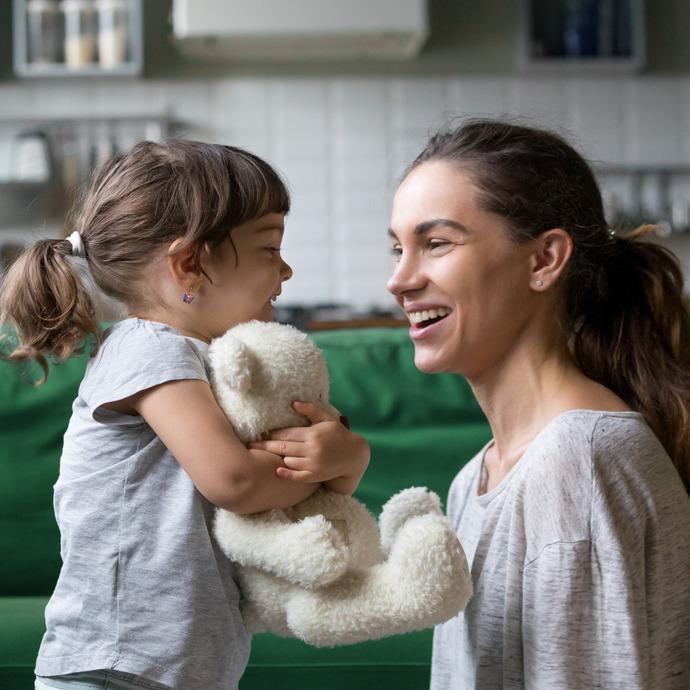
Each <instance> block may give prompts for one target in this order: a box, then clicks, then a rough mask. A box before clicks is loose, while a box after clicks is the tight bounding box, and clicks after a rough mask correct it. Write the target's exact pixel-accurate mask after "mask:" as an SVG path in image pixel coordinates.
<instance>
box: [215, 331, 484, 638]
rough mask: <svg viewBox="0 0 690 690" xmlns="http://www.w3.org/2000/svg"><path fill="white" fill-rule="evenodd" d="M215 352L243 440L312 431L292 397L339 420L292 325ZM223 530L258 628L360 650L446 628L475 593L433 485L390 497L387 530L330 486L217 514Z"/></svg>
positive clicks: (314, 357)
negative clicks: (278, 506)
mask: <svg viewBox="0 0 690 690" xmlns="http://www.w3.org/2000/svg"><path fill="white" fill-rule="evenodd" d="M209 355H210V360H211V367H212V386H213V390H214V393H215V395H216V398H217V399H218V402H219V404H220V406H221V407H222V409H223V410H224V411H225V413H226V414H227V416H228V418H229V419H230V421H231V422H232V426H233V428H234V430H235V432H236V433H237V435H238V437H239V438H240V440H241V441H242V442H243V443H248V442H249V441H251V440H254V439H257V438H259V437H260V435H261V434H263V433H264V432H266V431H269V430H272V429H279V428H283V427H294V426H306V425H308V424H309V421H308V420H307V419H306V418H305V417H303V416H301V415H299V414H297V412H295V410H294V409H293V408H292V405H291V403H292V401H295V400H299V401H302V402H310V403H314V404H315V405H320V406H321V407H323V408H324V409H325V410H327V411H329V412H331V413H333V414H334V415H336V417H338V416H339V413H338V411H337V410H335V408H333V407H331V406H330V405H329V404H328V371H327V369H326V363H325V361H324V359H323V357H322V355H321V352H320V350H319V349H318V348H317V347H316V346H315V345H314V344H313V343H312V342H311V340H310V339H309V338H308V337H307V336H306V335H305V334H304V333H301V332H300V331H298V330H297V329H296V328H293V327H292V326H285V325H281V324H277V323H264V322H260V321H251V322H249V323H245V324H241V325H239V326H236V327H235V328H233V329H231V330H230V331H228V332H227V333H226V334H225V335H224V336H222V337H221V338H218V339H216V340H214V341H213V343H212V344H211V347H210V350H209ZM373 461H374V462H375V461H376V460H375V459H374V460H373ZM215 535H216V538H217V539H218V542H219V543H220V545H221V546H222V548H223V550H224V551H225V553H226V554H227V555H228V556H229V557H230V558H231V559H232V560H233V561H235V562H236V563H237V571H238V576H239V580H240V587H241V590H242V596H243V600H242V615H243V618H244V621H245V624H246V626H247V628H248V629H249V630H250V631H251V632H265V631H266V630H270V631H272V632H274V633H276V634H278V635H282V636H284V637H298V638H300V639H302V640H304V641H305V642H307V643H309V644H312V645H316V646H333V645H342V644H351V643H354V642H359V641H361V640H367V639H376V638H379V637H384V636H387V635H394V634H397V633H403V632H408V631H410V630H420V629H422V628H427V627H430V626H433V625H435V624H437V623H441V622H443V621H446V620H448V619H449V618H452V617H453V616H455V615H456V614H457V613H458V612H459V611H460V610H462V609H463V608H464V606H465V605H466V604H467V601H468V599H469V597H470V595H471V593H472V585H471V582H470V575H469V571H468V567H467V561H466V560H465V554H464V552H463V550H462V547H461V546H460V542H459V541H458V539H457V537H456V536H455V534H454V532H453V529H452V527H451V525H450V523H449V522H448V520H447V519H446V518H445V517H444V516H443V514H442V512H441V509H440V505H439V499H438V496H436V494H434V493H431V492H428V491H427V490H426V489H421V488H411V489H406V490H404V491H402V492H400V493H399V494H397V495H396V496H394V497H393V498H392V499H390V500H389V501H388V503H387V504H386V505H385V506H384V508H383V512H382V514H381V517H380V518H379V524H378V526H377V524H376V521H375V520H374V518H373V517H372V515H371V514H370V513H369V511H368V510H367V509H366V508H365V507H364V506H363V505H362V504H361V503H359V502H358V501H357V500H355V499H354V498H352V497H351V496H343V495H341V494H337V493H335V492H332V491H329V490H327V489H324V488H322V489H319V490H318V491H317V492H316V493H315V494H313V495H312V496H311V497H309V498H308V499H306V500H305V501H302V502H301V503H299V504H298V505H296V506H294V507H293V508H291V509H289V510H271V511H267V512H265V513H260V514H257V515H235V514H233V513H229V512H227V511H224V510H220V509H219V510H218V513H217V516H216V522H215Z"/></svg>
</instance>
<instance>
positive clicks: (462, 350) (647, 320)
mask: <svg viewBox="0 0 690 690" xmlns="http://www.w3.org/2000/svg"><path fill="white" fill-rule="evenodd" d="M389 233H390V235H391V239H392V243H393V251H394V253H395V255H396V258H397V264H396V268H395V272H394V274H393V277H392V278H391V280H390V282H389V284H388V289H389V290H390V291H391V292H392V293H393V294H394V295H395V297H396V299H397V300H398V302H399V304H400V305H401V306H402V308H403V309H404V310H405V311H406V312H407V313H408V316H409V318H410V321H411V329H410V335H411V337H412V339H413V341H414V343H415V363H416V365H417V367H418V368H419V369H421V370H422V371H425V372H428V373H436V372H453V373H456V374H462V375H463V376H465V377H467V379H468V381H469V382H470V384H471V386H472V389H473V391H474V393H475V395H476V397H477V400H478V401H479V404H480V405H481V407H482V409H483V410H484V412H485V413H486V416H487V417H488V419H489V422H490V424H491V428H492V432H493V435H494V439H493V441H491V442H490V443H489V444H488V445H487V447H486V448H484V449H483V450H482V451H481V452H480V453H479V454H478V455H477V457H475V458H474V459H473V460H472V461H470V463H469V464H468V465H467V466H466V467H464V468H463V470H462V471H461V472H460V473H459V475H458V476H457V477H456V479H455V481H454V482H453V485H452V487H451V489H450V494H449V499H448V515H449V517H450V519H451V520H452V521H453V523H454V526H455V528H456V531H457V534H458V536H459V538H460V540H461V542H462V543H463V546H464V548H465V551H466V554H467V557H468V562H469V563H470V564H471V569H472V580H473V585H474V596H473V598H472V600H471V601H470V603H469V605H468V606H467V609H466V610H465V611H464V613H462V614H460V615H459V616H458V617H457V618H455V619H453V620H451V621H449V622H448V623H446V624H445V625H442V626H439V627H438V628H437V630H436V632H435V637H434V656H433V667H432V683H431V685H432V688H433V689H434V690H442V689H446V688H448V689H450V688H453V689H458V690H460V689H462V690H465V689H466V688H481V689H482V690H487V689H492V688H536V689H539V690H541V689H544V690H549V689H551V688H594V687H605V688H619V687H620V688H626V690H633V689H636V688H655V689H657V688H687V687H690V498H689V497H688V493H687V492H688V489H689V487H690V322H689V320H688V315H687V312H686V310H685V307H684V305H683V301H682V275H681V272H680V269H679V266H678V263H677V261H676V259H675V257H673V255H671V254H670V253H669V252H667V251H666V250H664V249H663V248H661V247H659V246H657V245H654V244H651V243H647V242H640V241H639V240H638V237H637V236H636V234H635V233H633V234H632V235H630V236H627V237H625V236H620V235H618V234H613V233H612V232H611V231H610V229H609V228H608V226H607V224H606V221H605V219H604V211H603V206H602V200H601V194H600V192H599V189H598V187H597V184H596V182H595V179H594V176H593V174H592V171H591V170H590V168H589V166H588V165H587V163H586V162H585V161H584V160H583V159H582V158H581V157H580V156H579V154H577V153H576V152H575V151H574V150H573V149H572V147H570V146H569V145H568V144H567V143H565V142H564V141H562V140H561V139H560V138H559V137H557V136H554V135H553V134H550V133H547V132H542V131H539V130H534V129H530V128H526V127H520V126H516V125H512V124H506V123H501V122H494V121H471V122H468V123H466V124H464V125H463V126H461V127H460V128H459V129H457V130H455V131H451V132H446V133H441V134H438V135H436V136H434V137H433V138H432V139H431V140H430V142H429V144H428V145H427V147H426V149H425V150H424V152H423V153H422V154H421V155H420V156H419V157H418V158H417V160H416V161H415V162H414V163H413V164H412V166H411V167H410V169H409V170H408V172H407V174H406V176H405V178H404V180H403V182H402V184H401V185H400V188H399V189H398V192H397V194H396V197H395V202H394V206H393V217H392V222H391V230H390V231H389ZM638 234H639V233H638Z"/></svg>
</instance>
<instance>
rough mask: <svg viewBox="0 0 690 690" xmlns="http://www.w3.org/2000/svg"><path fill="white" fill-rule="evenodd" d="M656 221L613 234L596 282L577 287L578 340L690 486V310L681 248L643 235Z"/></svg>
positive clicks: (588, 365) (581, 352) (587, 360)
mask: <svg viewBox="0 0 690 690" xmlns="http://www.w3.org/2000/svg"><path fill="white" fill-rule="evenodd" d="M651 229H653V226H644V227H642V228H639V229H638V230H637V231H634V232H633V233H631V234H629V235H628V236H615V237H612V238H611V240H610V242H609V243H608V245H606V246H604V247H602V248H601V249H600V260H599V261H598V262H597V263H598V266H599V271H598V273H597V275H596V278H595V279H594V280H593V281H592V283H591V284H590V286H589V287H588V288H587V289H586V290H584V291H581V290H578V291H575V290H571V293H573V295H574V296H575V299H574V300H571V301H572V302H573V303H572V304H571V309H570V311H571V315H572V317H573V318H572V324H573V327H572V333H571V337H570V347H571V352H572V354H573V357H574V359H575V361H576V363H577V364H578V366H579V367H580V368H581V369H582V371H583V372H584V373H585V375H587V376H588V377H590V378H591V379H593V380H595V381H597V382H598V383H601V384H602V385H604V386H606V387H607V388H609V389H611V390H612V391H614V392H615V393H616V394H617V395H618V396H619V397H620V398H622V399H623V400H624V401H625V402H626V403H627V404H628V405H629V406H630V407H631V408H632V409H633V410H636V411H637V412H640V413H641V414H642V415H643V416H644V418H645V420H646V421H647V423H648V424H649V426H650V427H651V429H652V431H654V433H655V434H656V436H657V438H658V439H659V440H660V441H661V443H662V445H663V446H664V448H665V449H666V452H667V453H668V454H669V456H670V457H671V459H672V460H673V463H674V465H675V467H676V469H677V471H678V473H679V474H680V476H681V479H682V480H683V483H684V484H685V488H686V490H687V491H688V493H690V317H689V316H688V312H687V307H686V305H685V303H684V300H683V274H682V271H681V268H680V265H679V263H678V260H677V259H676V257H675V255H673V254H672V253H671V252H669V251H668V250H667V249H665V248H664V247H662V246H660V245H657V244H653V243H651V242H645V241H640V240H639V237H641V236H642V235H643V234H646V233H647V232H649V231H650V230H651ZM578 293H579V294H578Z"/></svg>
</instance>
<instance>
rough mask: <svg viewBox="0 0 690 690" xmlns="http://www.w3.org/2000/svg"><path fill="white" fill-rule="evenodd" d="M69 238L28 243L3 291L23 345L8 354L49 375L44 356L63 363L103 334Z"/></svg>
mask: <svg viewBox="0 0 690 690" xmlns="http://www.w3.org/2000/svg"><path fill="white" fill-rule="evenodd" d="M71 254H72V245H71V244H70V243H69V242H68V241H67V240H40V241H38V242H36V243H35V244H33V245H32V246H31V247H29V248H28V249H27V250H26V251H25V252H24V253H23V254H22V255H21V256H20V257H19V258H18V259H17V260H16V261H15V262H14V264H13V265H12V266H11V267H10V269H9V271H8V272H7V275H6V276H5V279H4V283H3V286H2V290H1V291H0V305H1V306H2V322H3V323H11V324H13V325H14V327H15V328H16V331H17V336H18V337H19V342H20V344H19V347H17V348H16V349H15V350H14V351H13V352H11V353H9V354H8V355H6V356H7V357H8V358H9V359H11V360H13V361H15V362H21V361H24V360H27V359H32V360H35V361H36V362H38V364H39V365H40V366H41V368H42V369H43V373H44V377H43V379H42V380H41V381H39V382H38V383H37V384H36V385H40V384H42V383H44V382H45V380H46V378H47V377H48V364H47V362H46V359H45V356H44V355H53V356H56V357H58V358H59V360H60V361H61V362H62V361H64V360H65V359H67V358H68V357H69V356H70V355H72V354H73V353H75V352H80V351H81V350H79V344H80V343H82V342H83V341H84V339H85V338H86V337H87V336H88V335H89V334H93V335H94V336H95V338H96V349H97V348H98V346H100V344H101V342H102V334H101V331H100V328H99V325H98V320H97V317H96V310H95V306H94V301H93V299H92V297H91V295H90V294H89V291H88V289H87V287H86V286H85V285H84V283H83V281H82V278H81V276H80V275H79V273H78V271H77V267H76V266H75V265H74V263H73V261H72V259H71V258H68V257H70V256H71Z"/></svg>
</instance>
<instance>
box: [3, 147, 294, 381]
mask: <svg viewBox="0 0 690 690" xmlns="http://www.w3.org/2000/svg"><path fill="white" fill-rule="evenodd" d="M289 209H290V196H289V193H288V191H287V188H286V186H285V184H284V182H283V180H282V179H281V178H280V176H279V175H278V173H277V172H276V171H275V170H274V169H273V168H272V167H271V166H270V165H269V164H268V163H267V162H266V161H264V160H263V159H261V158H259V157H258V156H255V155H254V154H252V153H249V152H248V151H244V150H243V149H239V148H235V147H232V146H221V145H217V144H206V143H203V142H197V141H186V140H171V141H166V142H158V143H154V142H142V143H139V144H136V145H135V146H134V147H132V148H131V149H129V150H128V151H126V152H124V153H121V154H118V155H116V156H114V157H112V158H111V159H110V160H108V161H107V162H106V163H105V164H104V165H103V166H102V167H101V168H100V169H99V170H98V171H97V173H96V175H95V176H94V178H93V180H92V181H91V184H90V185H89V187H88V189H87V190H86V192H85V194H84V196H83V200H82V202H81V204H80V209H79V211H78V212H77V213H76V214H75V223H74V225H75V229H76V230H77V231H78V232H79V233H80V235H81V238H82V241H83V244H84V247H85V250H86V257H87V263H88V269H89V272H90V274H91V277H92V279H93V281H94V282H95V283H96V285H98V287H99V288H100V289H101V290H103V292H104V293H105V294H106V295H108V296H110V297H113V298H115V299H117V300H119V301H121V302H124V303H125V304H127V305H128V306H133V305H136V304H137V303H138V302H139V301H140V300H141V299H142V298H141V297H140V296H138V295H137V287H138V285H139V284H140V280H141V276H142V274H143V273H144V269H145V268H146V266H147V265H148V264H149V262H150V260H151V256H152V255H153V253H154V252H155V251H156V250H159V249H160V248H161V247H162V246H165V245H170V244H171V243H172V242H173V241H174V240H176V239H178V238H182V242H180V244H179V245H178V246H177V248H176V250H175V251H176V252H177V251H182V250H183V249H185V248H187V247H191V248H192V251H193V256H194V258H195V261H196V266H197V271H198V272H200V273H202V272H203V271H204V268H203V266H202V263H201V259H200V252H201V250H202V249H203V248H207V249H209V250H210V251H213V250H214V249H216V248H217V247H218V246H219V245H220V244H222V243H223V242H224V241H225V240H226V239H228V238H230V239H232V238H231V232H232V230H233V228H235V227H237V226H239V225H242V224H243V223H246V222H248V221H251V220H256V219H258V218H261V217H262V216H264V215H266V214H268V213H287V212H288V211H289ZM0 305H1V306H2V321H3V322H9V323H12V324H14V326H15V328H16V330H17V335H18V336H19V338H20V345H19V347H18V348H16V349H15V350H14V351H13V352H12V353H11V354H10V355H9V357H10V358H11V359H13V360H15V361H22V360H26V359H34V360H36V361H38V362H39V364H41V367H42V368H43V371H44V374H45V376H47V375H48V367H47V364H46V361H45V358H44V355H54V356H57V357H59V359H60V361H64V359H66V358H67V357H69V356H70V355H71V354H72V353H73V352H75V350H76V349H77V348H78V346H79V344H80V343H81V342H82V341H83V340H84V339H85V338H86V337H87V336H88V335H89V334H93V336H94V337H95V339H96V350H97V349H98V346H99V345H100V343H101V341H102V335H101V332H100V329H99V324H98V319H97V315H96V309H95V305H94V302H93V300H92V297H91V294H90V291H89V289H88V288H87V286H86V285H85V284H84V282H83V281H82V279H81V277H80V274H79V270H78V267H77V265H76V264H75V263H74V260H73V259H72V244H71V243H70V242H69V241H68V240H66V239H55V240H53V239H47V240H41V241H39V242H36V243H35V244H33V245H32V246H30V247H29V248H28V249H27V250H26V251H25V252H24V253H23V254H22V255H21V256H20V257H19V258H18V259H17V261H16V262H15V263H14V264H13V265H12V266H11V268H10V270H9V271H8V273H7V275H6V276H5V280H4V283H3V286H2V291H1V293H0ZM96 350H94V352H95V351H96ZM44 380H45V378H44Z"/></svg>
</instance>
